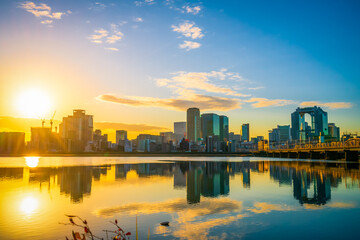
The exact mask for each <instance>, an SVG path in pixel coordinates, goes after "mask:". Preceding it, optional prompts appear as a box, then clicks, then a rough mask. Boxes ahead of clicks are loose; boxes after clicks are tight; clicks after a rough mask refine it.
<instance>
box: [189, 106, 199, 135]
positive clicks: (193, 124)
mask: <svg viewBox="0 0 360 240" xmlns="http://www.w3.org/2000/svg"><path fill="white" fill-rule="evenodd" d="M186 120H187V121H186V132H187V134H186V136H187V138H188V139H189V141H190V142H197V141H198V140H199V139H200V137H201V136H200V134H201V119H200V110H199V109H198V108H189V109H188V110H187V112H186Z"/></svg>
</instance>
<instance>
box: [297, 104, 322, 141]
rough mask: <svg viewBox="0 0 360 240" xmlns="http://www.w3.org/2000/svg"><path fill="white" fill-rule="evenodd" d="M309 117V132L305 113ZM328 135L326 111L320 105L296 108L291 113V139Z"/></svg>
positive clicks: (303, 139) (301, 139)
mask: <svg viewBox="0 0 360 240" xmlns="http://www.w3.org/2000/svg"><path fill="white" fill-rule="evenodd" d="M306 114H309V115H310V117H311V120H310V121H311V122H310V124H309V125H310V126H309V127H310V133H309V132H308V130H307V122H306V121H305V115H306ZM320 135H322V136H326V135H328V116H327V112H325V111H324V110H322V109H321V108H320V107H316V106H315V107H306V108H299V107H298V108H297V109H296V110H295V112H293V113H292V114H291V138H292V139H293V140H300V141H305V140H307V139H308V138H314V137H317V136H320Z"/></svg>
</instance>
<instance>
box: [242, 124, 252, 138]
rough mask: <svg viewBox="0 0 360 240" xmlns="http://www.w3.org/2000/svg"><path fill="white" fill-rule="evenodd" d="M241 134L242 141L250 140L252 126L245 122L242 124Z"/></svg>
mask: <svg viewBox="0 0 360 240" xmlns="http://www.w3.org/2000/svg"><path fill="white" fill-rule="evenodd" d="M241 135H242V141H244V142H249V141H250V126H249V124H248V123H244V124H243V125H242V126H241Z"/></svg>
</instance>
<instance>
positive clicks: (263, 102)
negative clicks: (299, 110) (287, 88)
mask: <svg viewBox="0 0 360 240" xmlns="http://www.w3.org/2000/svg"><path fill="white" fill-rule="evenodd" d="M245 102H248V103H252V104H251V106H253V107H255V108H262V107H281V106H285V105H290V104H295V103H296V102H294V101H292V100H286V99H267V98H250V99H249V100H245Z"/></svg>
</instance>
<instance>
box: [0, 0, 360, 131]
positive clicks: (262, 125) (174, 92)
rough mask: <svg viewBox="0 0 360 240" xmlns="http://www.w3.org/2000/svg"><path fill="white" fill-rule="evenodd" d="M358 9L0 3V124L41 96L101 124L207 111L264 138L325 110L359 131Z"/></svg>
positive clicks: (345, 4) (309, 4) (308, 4)
mask: <svg viewBox="0 0 360 240" xmlns="http://www.w3.org/2000/svg"><path fill="white" fill-rule="evenodd" d="M359 10H360V2H358V1H203V2H201V1H171V0H170V1H159V0H153V1H151V0H145V1H144V0H143V1H126V0H121V1H115V0H114V1H66V0H61V1H60V0H59V1H58V0H53V1H28V2H26V1H0V35H1V36H2V37H1V39H0V69H1V70H2V71H3V74H2V76H0V77H1V78H0V81H1V82H2V84H4V88H3V90H2V92H1V93H2V95H3V98H2V99H3V100H2V102H3V104H1V105H0V115H3V116H19V117H21V113H19V112H16V109H10V108H9V107H7V105H8V104H5V103H4V102H5V96H6V99H9V98H11V96H12V95H14V94H16V91H17V90H18V89H19V88H22V87H24V86H27V85H36V86H40V87H43V88H45V89H46V91H48V92H50V93H51V95H53V96H54V97H53V102H54V104H53V105H54V108H56V110H57V111H58V112H59V113H58V115H59V116H61V115H65V114H69V112H71V109H72V108H77V107H80V108H84V109H86V110H87V111H88V112H90V113H91V114H93V115H94V116H95V119H97V120H98V121H108V122H123V123H134V124H135V123H136V124H140V123H145V124H150V125H156V126H164V127H167V128H169V129H171V128H172V123H173V122H174V121H182V120H185V111H184V109H186V108H187V107H194V106H198V107H200V109H201V110H203V112H217V113H220V114H226V115H228V116H229V118H230V129H231V130H232V131H235V132H238V131H239V129H240V126H241V124H242V123H245V122H249V123H250V125H251V135H254V136H255V135H265V136H266V135H267V133H266V132H267V130H268V129H271V128H273V127H276V125H277V124H290V113H291V112H292V111H294V110H295V109H296V107H298V106H313V105H315V104H316V105H318V106H322V107H323V108H324V109H325V111H327V112H328V114H329V121H330V122H335V123H337V125H339V126H340V127H341V131H345V130H348V131H358V130H359V121H358V119H359V117H360V107H359V104H360V101H359V100H360V97H359V92H360V91H359V90H360V81H359V79H360V68H359V67H358V66H359V62H360V61H359V55H360V47H359V42H360V26H359V25H360V15H359V14H358V13H359ZM9 69H12V71H10V70H9ZM42 71H43V72H46V74H45V73H44V74H43V76H41V77H40V75H41V74H40V75H39V72H42ZM14 72H15V73H19V72H23V73H24V74H26V76H30V75H34V77H32V78H30V77H29V78H28V79H25V78H21V77H18V78H15V77H14V76H15V74H14ZM34 72H35V73H34ZM5 85H6V86H5ZM64 99H66V100H64ZM154 113H156V114H154Z"/></svg>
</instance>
